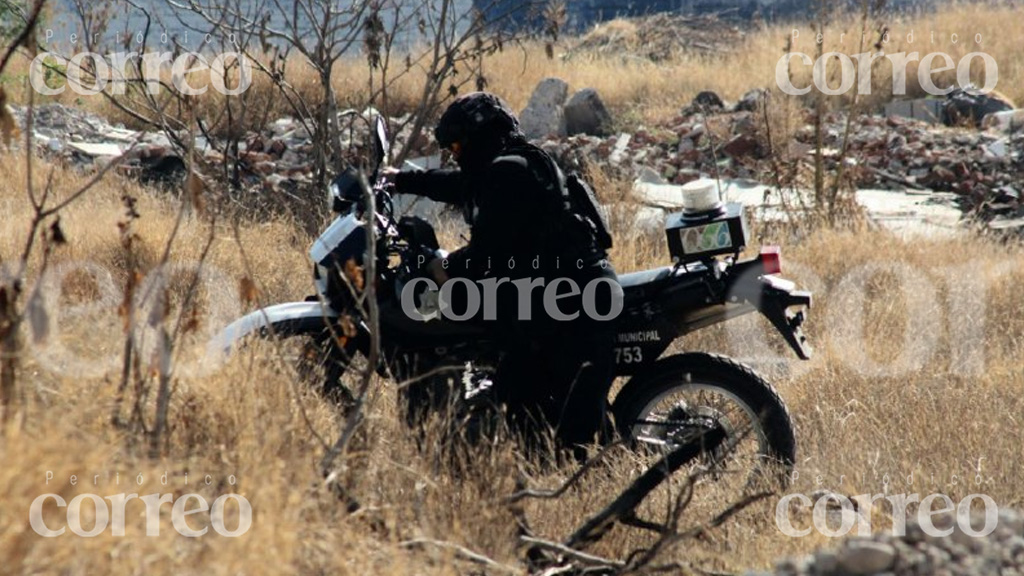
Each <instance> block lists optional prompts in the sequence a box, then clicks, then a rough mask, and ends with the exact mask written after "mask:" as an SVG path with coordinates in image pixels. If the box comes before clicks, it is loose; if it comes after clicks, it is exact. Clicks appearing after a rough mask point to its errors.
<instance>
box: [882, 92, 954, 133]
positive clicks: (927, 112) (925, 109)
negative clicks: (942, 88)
mask: <svg viewBox="0 0 1024 576" xmlns="http://www.w3.org/2000/svg"><path fill="white" fill-rule="evenodd" d="M944 105H945V103H944V102H943V101H942V100H940V99H937V98H918V99H916V100H894V101H892V102H890V103H888V104H886V105H885V115H886V116H888V117H889V125H890V126H892V127H897V126H902V125H904V124H905V123H904V122H903V121H902V120H900V118H913V119H914V120H921V121H923V122H928V123H930V124H937V123H939V122H942V119H943V112H942V109H943V106H944Z"/></svg>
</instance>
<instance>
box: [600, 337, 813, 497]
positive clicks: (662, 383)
mask: <svg viewBox="0 0 1024 576" xmlns="http://www.w3.org/2000/svg"><path fill="white" fill-rule="evenodd" d="M612 413H613V415H614V416H615V421H616V426H617V428H618V430H619V433H620V434H621V435H622V436H623V437H624V438H627V439H628V440H629V442H630V443H631V445H632V446H633V447H634V448H635V449H637V450H648V451H653V452H656V453H666V452H668V451H670V450H672V449H675V448H678V447H680V446H683V445H685V444H686V443H687V442H700V441H701V440H700V439H701V437H702V436H703V435H704V434H706V433H707V432H710V431H718V432H722V433H723V434H721V435H720V436H719V437H721V436H724V438H725V441H724V442H722V443H720V444H719V446H716V447H712V448H711V449H710V450H708V451H707V452H706V453H705V455H704V457H703V458H701V459H699V460H698V461H697V464H696V465H697V466H704V467H705V469H706V470H708V471H710V472H711V474H712V475H714V476H721V474H722V473H723V472H741V471H742V470H743V469H744V468H746V469H748V472H756V473H757V474H758V475H760V476H761V477H764V473H766V472H768V473H769V474H768V476H769V477H771V478H773V479H774V481H777V482H780V483H781V484H782V485H785V484H786V483H787V482H788V479H789V472H790V470H791V469H792V467H793V465H794V463H795V462H796V435H795V433H794V429H793V423H792V419H791V417H790V415H789V410H788V409H787V408H786V405H785V403H784V402H783V401H782V398H781V397H780V396H779V394H778V392H777V391H776V390H775V388H774V387H773V386H772V385H771V384H769V383H768V382H767V381H765V380H764V379H763V378H762V377H761V376H759V375H758V374H757V373H756V372H754V371H753V370H752V369H751V368H749V367H747V366H745V365H743V364H740V363H739V362H736V361H735V360H732V359H731V358H728V357H725V356H720V355H714V354H705V353H687V354H680V355H675V356H669V357H667V358H664V359H662V360H659V361H658V362H656V363H655V364H654V365H653V366H652V367H651V368H650V369H649V370H648V371H646V372H644V373H642V374H639V375H637V376H635V377H634V378H632V379H631V380H630V381H629V382H628V383H627V384H626V385H625V386H624V387H623V388H622V390H621V391H620V392H619V394H618V395H617V396H616V398H615V402H614V404H613V406H612ZM726 451H728V453H726ZM748 479H749V478H748Z"/></svg>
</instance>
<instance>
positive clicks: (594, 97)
mask: <svg viewBox="0 0 1024 576" xmlns="http://www.w3.org/2000/svg"><path fill="white" fill-rule="evenodd" d="M611 125H612V116H611V114H609V113H608V109H607V108H606V107H605V105H604V102H603V101H601V97H600V96H599V95H598V94H597V91H596V90H594V89H593V88H584V89H583V90H580V91H579V92H577V93H575V94H573V96H572V98H570V99H569V103H568V104H566V105H565V128H566V133H567V134H568V135H569V136H573V135H576V134H589V135H591V136H605V135H607V134H608V131H609V129H610V128H611Z"/></svg>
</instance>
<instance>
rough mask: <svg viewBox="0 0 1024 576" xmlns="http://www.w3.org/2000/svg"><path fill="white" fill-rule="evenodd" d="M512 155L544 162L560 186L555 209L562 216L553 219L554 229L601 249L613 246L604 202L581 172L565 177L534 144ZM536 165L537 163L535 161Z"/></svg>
mask: <svg viewBox="0 0 1024 576" xmlns="http://www.w3.org/2000/svg"><path fill="white" fill-rule="evenodd" d="M509 152H511V153H513V154H517V155H520V156H522V157H524V158H526V160H527V162H528V163H530V162H531V161H534V160H539V161H542V162H543V165H544V166H545V168H546V169H547V172H548V178H546V179H547V180H548V181H549V182H552V185H556V184H557V186H558V188H559V190H558V191H557V192H558V193H557V194H556V195H557V197H558V201H559V205H558V206H557V207H553V208H552V209H553V210H555V211H557V212H558V213H560V217H559V218H556V219H555V221H553V222H552V225H553V227H554V231H555V232H556V233H557V234H558V235H559V236H562V237H568V238H569V239H570V242H573V243H576V244H584V243H591V242H592V243H593V245H594V247H595V248H597V249H598V250H601V251H608V250H610V249H611V247H612V235H611V232H610V231H609V227H608V220H607V218H605V215H604V211H603V210H602V208H601V205H600V204H598V202H597V196H595V195H594V190H593V189H592V188H591V187H590V185H589V184H587V182H586V180H584V179H583V177H582V176H581V175H580V174H579V173H578V172H571V173H570V174H569V175H568V176H566V175H565V174H564V173H563V172H562V170H561V168H559V167H558V164H557V163H556V162H555V160H554V159H553V158H552V157H551V156H550V155H549V154H548V153H546V152H544V151H543V150H542V149H541V148H540V147H538V146H534V145H532V144H527V145H525V146H520V147H517V148H514V149H512V150H510V151H509ZM534 165H536V164H534Z"/></svg>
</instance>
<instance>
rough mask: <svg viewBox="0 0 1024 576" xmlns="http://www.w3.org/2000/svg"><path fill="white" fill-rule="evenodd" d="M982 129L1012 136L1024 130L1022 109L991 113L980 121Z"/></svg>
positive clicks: (1023, 112)
mask: <svg viewBox="0 0 1024 576" xmlns="http://www.w3.org/2000/svg"><path fill="white" fill-rule="evenodd" d="M981 125H982V127H984V128H986V129H990V130H997V131H999V132H1005V133H1007V134H1014V133H1016V132H1020V131H1021V130H1024V108H1022V109H1020V110H1004V111H1002V112H993V113H991V114H989V115H988V116H985V118H984V119H982V121H981Z"/></svg>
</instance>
